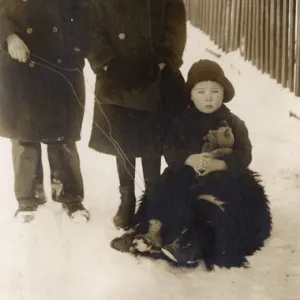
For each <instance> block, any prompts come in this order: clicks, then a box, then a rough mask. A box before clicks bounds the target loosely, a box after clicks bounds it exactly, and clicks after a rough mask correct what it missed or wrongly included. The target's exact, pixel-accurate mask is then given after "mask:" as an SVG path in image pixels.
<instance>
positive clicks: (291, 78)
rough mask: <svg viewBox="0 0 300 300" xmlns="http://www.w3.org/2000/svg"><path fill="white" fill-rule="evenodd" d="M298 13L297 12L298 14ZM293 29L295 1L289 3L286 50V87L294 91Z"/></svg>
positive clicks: (294, 42)
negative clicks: (287, 45)
mask: <svg viewBox="0 0 300 300" xmlns="http://www.w3.org/2000/svg"><path fill="white" fill-rule="evenodd" d="M299 13H300V11H298V14H299ZM295 28H296V0H290V1H289V42H288V44H289V48H288V87H289V89H290V91H292V92H293V91H294V87H295V85H294V83H295V81H294V79H295V77H294V75H295V73H294V67H295V46H296V40H295V34H296V32H295Z"/></svg>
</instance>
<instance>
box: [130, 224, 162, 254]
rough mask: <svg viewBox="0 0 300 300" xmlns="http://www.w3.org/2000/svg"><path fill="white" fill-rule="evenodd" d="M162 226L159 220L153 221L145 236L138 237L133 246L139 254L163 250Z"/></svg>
mask: <svg viewBox="0 0 300 300" xmlns="http://www.w3.org/2000/svg"><path fill="white" fill-rule="evenodd" d="M161 226H162V223H161V222H160V221H159V220H155V219H152V220H150V221H149V229H148V232H147V233H145V234H139V235H137V236H136V237H135V238H134V240H133V242H132V244H133V247H134V248H135V249H136V250H137V251H138V252H151V250H159V249H160V248H161V244H162V240H161V235H160V231H161Z"/></svg>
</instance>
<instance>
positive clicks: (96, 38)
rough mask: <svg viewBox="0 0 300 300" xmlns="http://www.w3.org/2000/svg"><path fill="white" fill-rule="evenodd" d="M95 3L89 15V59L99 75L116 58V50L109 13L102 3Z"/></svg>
mask: <svg viewBox="0 0 300 300" xmlns="http://www.w3.org/2000/svg"><path fill="white" fill-rule="evenodd" d="M105 1H106V0H105ZM93 3H94V4H92V5H91V7H90V13H89V16H90V17H89V41H88V43H89V45H88V50H87V59H88V61H89V63H90V65H91V68H92V70H93V71H94V73H95V74H98V73H99V71H100V70H101V69H102V68H103V67H104V66H105V65H107V64H108V63H109V62H110V60H111V59H113V58H114V57H115V50H114V47H113V45H112V43H111V41H110V37H109V31H108V28H107V24H108V21H107V18H108V15H107V11H106V9H105V7H104V5H103V4H102V2H101V1H93Z"/></svg>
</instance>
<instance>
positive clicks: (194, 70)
mask: <svg viewBox="0 0 300 300" xmlns="http://www.w3.org/2000/svg"><path fill="white" fill-rule="evenodd" d="M208 80H211V81H215V82H217V83H219V84H220V85H221V86H222V87H223V88H224V100H223V101H224V102H229V101H230V100H231V99H232V98H233V97H234V93H235V91H234V87H233V85H232V83H231V82H230V81H229V79H228V78H227V77H226V76H225V74H224V71H223V69H222V68H221V67H220V66H219V64H217V63H216V62H214V61H211V60H208V59H201V60H199V61H198V62H196V63H194V64H193V65H192V67H191V68H190V70H189V73H188V78H187V83H186V88H187V92H188V93H189V95H190V94H191V90H192V89H193V87H194V86H195V85H196V84H197V83H198V82H201V81H208Z"/></svg>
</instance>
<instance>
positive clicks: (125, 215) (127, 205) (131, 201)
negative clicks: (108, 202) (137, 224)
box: [113, 185, 136, 230]
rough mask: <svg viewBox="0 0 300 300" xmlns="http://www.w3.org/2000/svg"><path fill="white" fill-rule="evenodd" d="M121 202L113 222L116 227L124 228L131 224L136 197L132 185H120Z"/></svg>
mask: <svg viewBox="0 0 300 300" xmlns="http://www.w3.org/2000/svg"><path fill="white" fill-rule="evenodd" d="M119 190H120V194H121V204H120V206H119V208H118V211H117V213H116V215H115V216H114V218H113V222H114V224H115V226H116V227H117V228H122V229H125V230H128V229H130V228H131V227H132V226H133V218H134V213H135V204H136V198H135V194H134V185H127V186H120V188H119Z"/></svg>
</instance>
